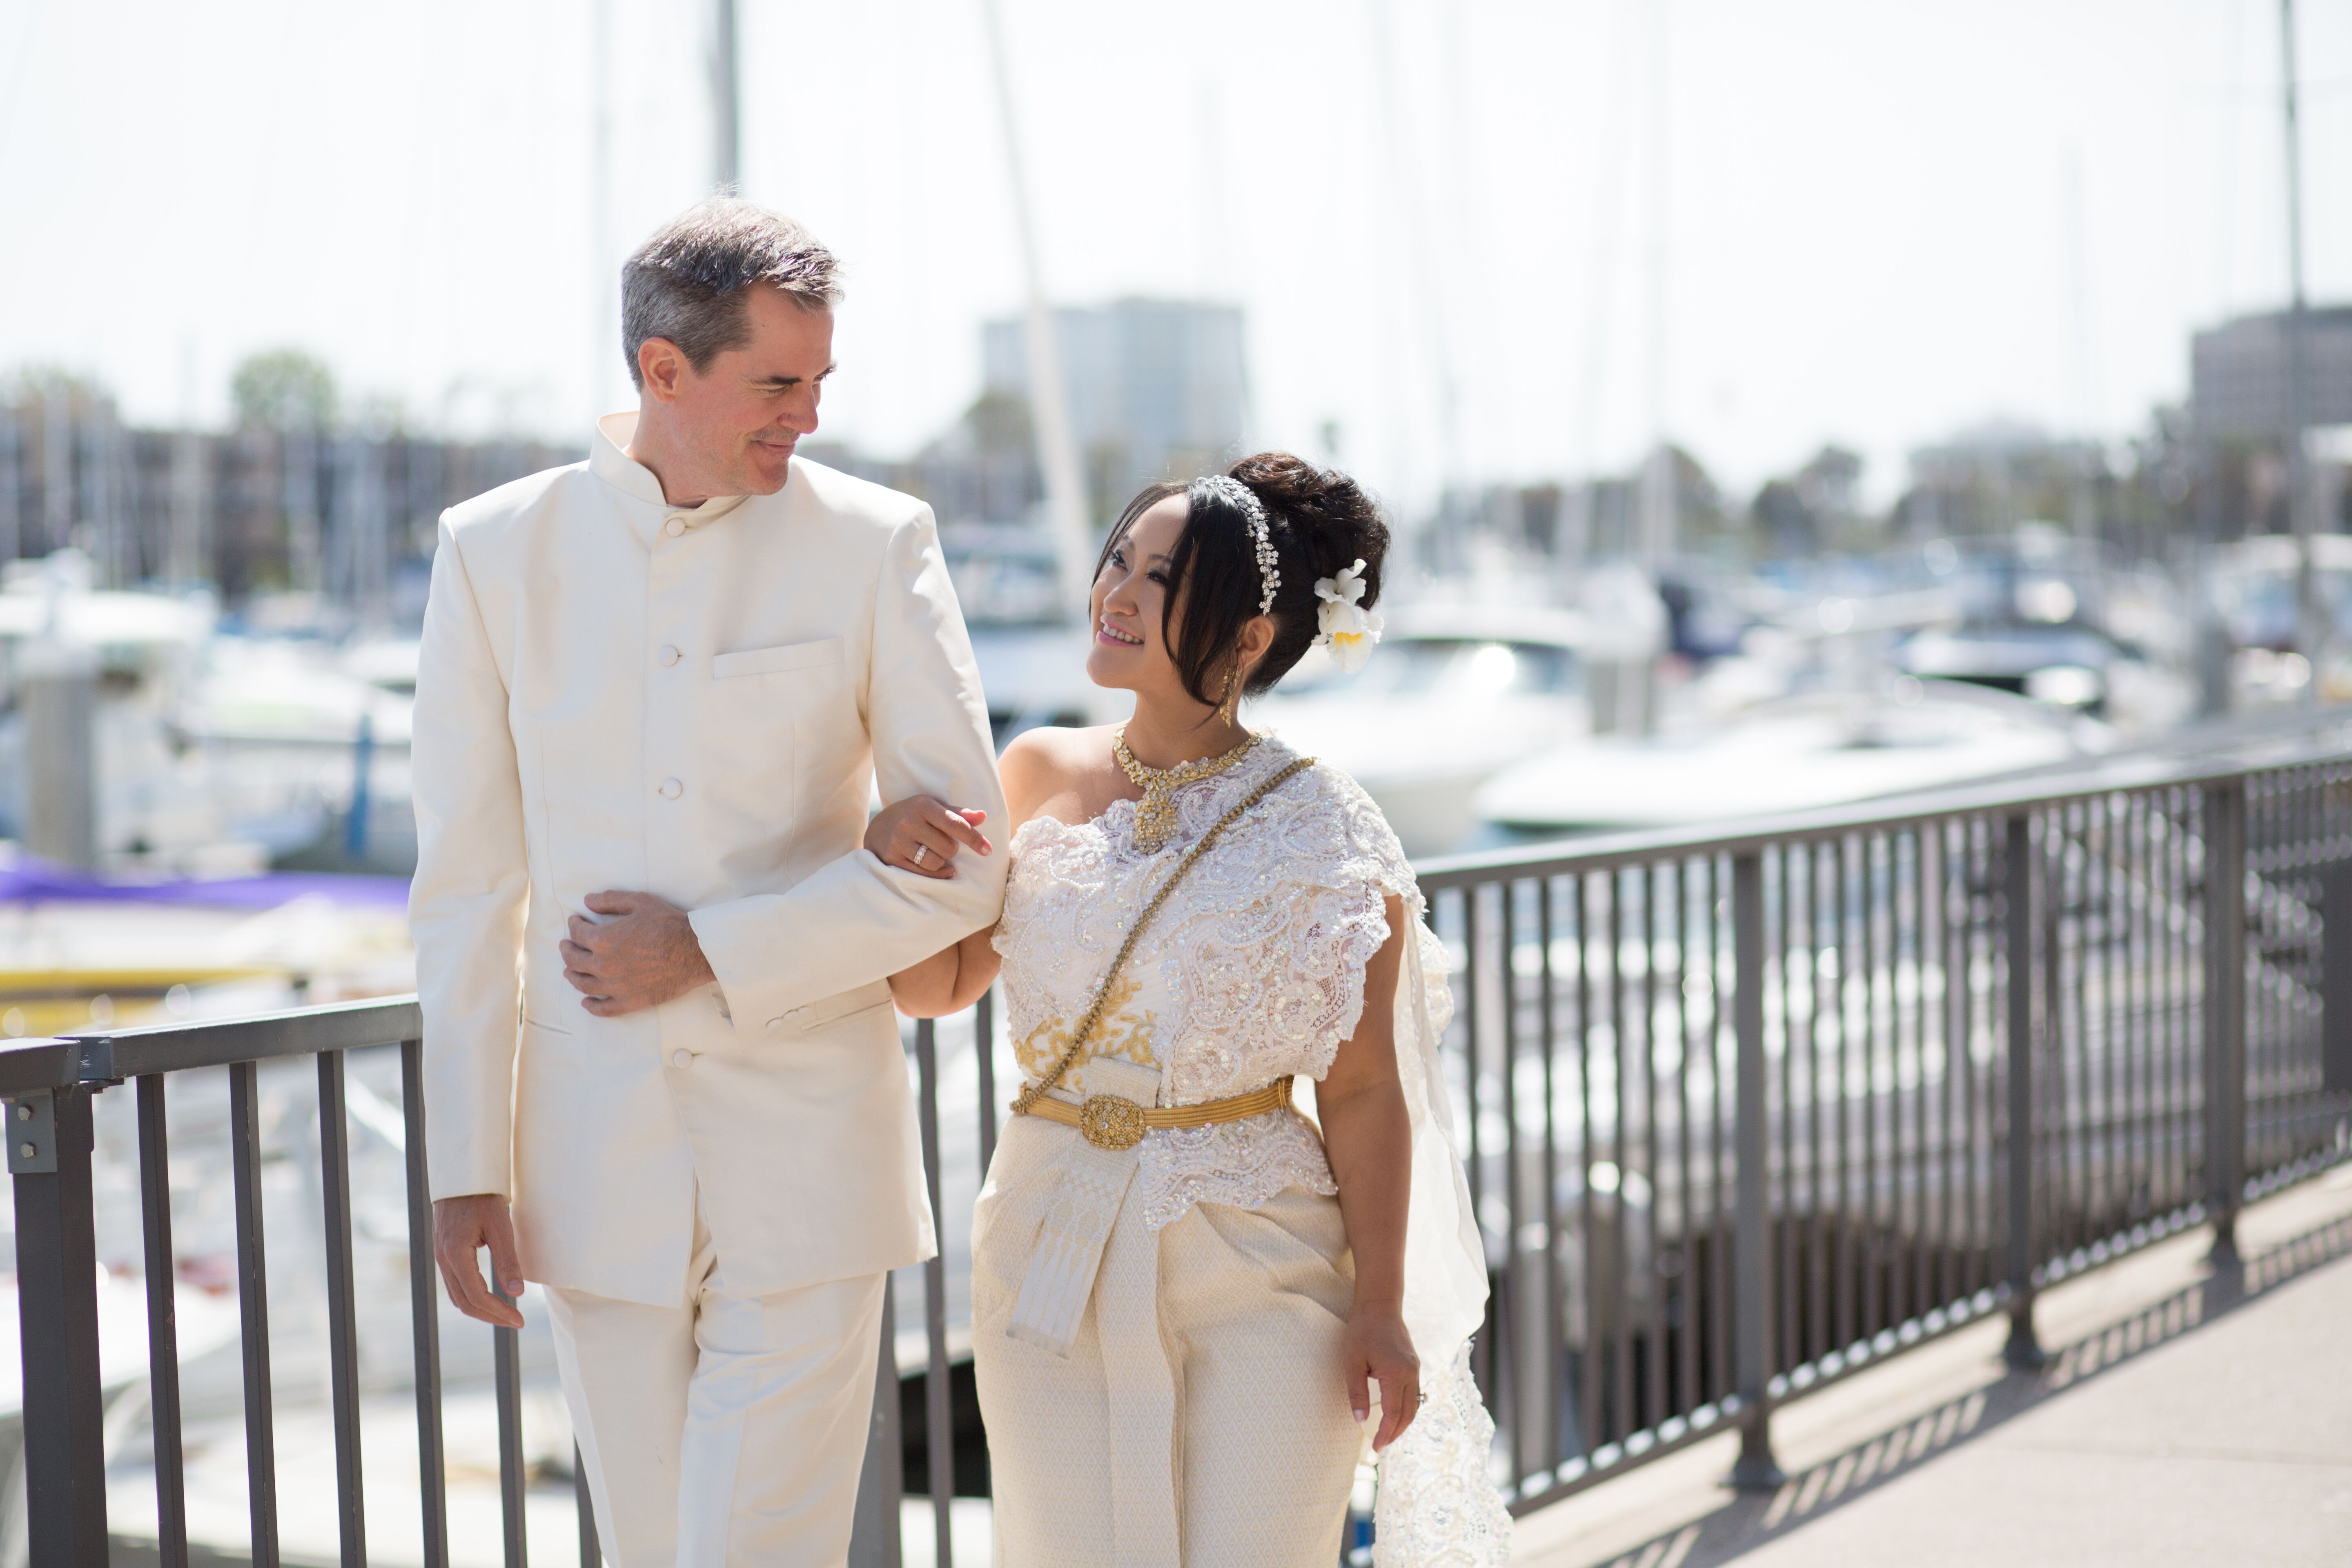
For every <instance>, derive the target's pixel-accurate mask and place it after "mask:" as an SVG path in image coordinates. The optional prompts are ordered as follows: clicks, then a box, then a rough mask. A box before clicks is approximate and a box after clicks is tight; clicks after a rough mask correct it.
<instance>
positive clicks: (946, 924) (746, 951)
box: [692, 507, 1011, 1033]
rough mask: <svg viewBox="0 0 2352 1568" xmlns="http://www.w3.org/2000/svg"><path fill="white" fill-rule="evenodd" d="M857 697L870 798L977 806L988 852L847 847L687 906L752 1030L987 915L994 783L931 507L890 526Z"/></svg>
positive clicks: (955, 937) (993, 885)
mask: <svg viewBox="0 0 2352 1568" xmlns="http://www.w3.org/2000/svg"><path fill="white" fill-rule="evenodd" d="M864 708H865V712H866V731H867V734H868V736H869V737H870V739H871V741H872V742H873V750H874V773H875V784H876V786H877V788H878V789H879V791H880V792H881V795H882V798H883V799H884V800H885V801H898V800H903V799H905V798H906V797H907V796H908V795H932V796H934V797H936V798H938V799H940V800H942V801H945V802H947V803H948V804H949V805H958V806H975V805H976V806H980V807H982V808H983V809H985V810H986V811H987V812H988V829H989V832H990V835H991V837H992V840H993V841H994V843H995V846H996V852H995V853H994V854H993V855H990V856H987V857H984V858H983V857H982V856H980V855H976V854H974V853H972V852H971V851H970V850H965V851H964V852H962V853H961V854H960V855H958V856H957V857H956V859H955V872H956V874H955V875H954V876H953V877H952V878H950V879H945V880H940V879H934V878H929V877H919V876H917V875H916V874H914V873H913V872H911V871H901V870H898V869H897V868H894V867H890V866H886V865H884V864H883V863H882V862H881V861H880V860H879V859H877V858H875V857H874V856H873V855H871V854H868V853H867V852H866V850H865V849H864V848H857V849H854V850H852V851H851V852H850V853H848V854H846V855H845V856H843V857H841V858H839V859H837V860H835V861H832V862H831V863H829V864H827V865H825V866H824V867H821V868H819V869H818V870H817V871H816V872H815V873H814V874H813V875H811V876H809V877H807V878H805V879H803V880H802V881H801V882H799V883H797V884H796V885H794V886H793V888H792V889H790V890H789V891H786V892H782V893H762V894H756V895H753V896H751V897H750V898H742V899H732V900H728V901H727V902H725V903H719V904H711V905H708V906H706V907H705V908H702V909H699V910H695V911H694V913H693V916H692V920H693V923H694V931H695V935H696V937H697V938H698V940H699V941H700V942H701V944H702V952H703V956H704V957H705V958H706V959H708V960H709V963H710V968H711V972H712V973H715V974H716V975H718V977H719V988H720V989H721V990H722V991H724V992H725V993H726V996H727V1006H728V1011H729V1013H730V1015H731V1016H733V1018H734V1020H735V1026H736V1028H737V1029H738V1030H739V1031H741V1032H745V1033H764V1032H765V1030H767V1029H769V1028H772V1027H776V1026H781V1024H782V1020H783V1016H784V1015H785V1014H786V1013H787V1012H789V1011H791V1010H792V1009H793V1008H794V1007H798V1006H802V1005H806V1004H808V1003H811V1002H814V1001H817V1000H819V999H820V998H823V997H826V996H832V995H835V994H838V993H840V992H843V991H847V990H850V989H852V988H854V987H856V986H859V985H866V984H872V983H873V982H875V981H877V980H880V979H882V978H884V977H885V976H887V975H889V974H892V973H896V972H898V970H901V969H904V968H906V967H907V966H908V964H910V963H914V962H915V961H916V960H918V959H920V958H926V957H929V955H930V954H932V953H935V952H940V950H941V949H943V948H945V947H948V946H949V945H950V944H951V943H953V942H957V941H960V940H961V938H963V937H965V936H967V935H969V934H971V932H973V931H978V930H979V929H980V928H981V927H982V926H984V925H988V924H990V923H992V921H994V920H995V919H996V917H997V914H998V911H999V910H1000V909H1001V908H1002V907H1003V899H1004V872H1005V864H1006V862H1007V861H1008V860H1009V859H1010V858H1011V846H1010V845H1008V844H1006V843H1005V842H1004V835H1003V832H1002V831H1001V828H1002V825H1003V821H1004V794H1003V786H1002V785H1001V784H999V783H998V781H997V776H996V757H995V752H994V749H993V748H992V746H991V745H990V743H989V731H988V707H987V703H986V702H985V700H983V699H982V695H981V689H980V672H979V669H978V667H977V666H975V665H974V663H973V662H972V656H971V637H969V636H968V635H967V634H966V633H965V631H964V625H963V614H962V612H961V610H960V609H959V608H958V607H957V605H956V599H955V590H954V589H953V588H952V587H951V586H950V584H949V582H948V572H947V563H946V561H945V560H943V559H942V558H941V556H940V546H939V538H938V534H937V531H935V530H934V529H933V527H932V524H931V512H930V509H929V507H925V508H923V509H922V510H921V511H920V512H919V514H917V515H916V516H914V517H913V518H910V519H909V520H908V521H907V522H906V523H904V524H902V525H901V526H900V527H899V528H898V530H897V531H896V532H895V533H894V534H893V535H892V536H891V539H890V542H889V548H888V552H887V555H886V557H885V559H884V561H883V564H882V571H881V574H880V581H879V582H878V584H877V586H876V589H875V604H874V637H873V658H872V663H871V664H870V666H869V667H868V668H867V669H866V684H865V701H864Z"/></svg>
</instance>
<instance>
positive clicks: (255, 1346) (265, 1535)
mask: <svg viewBox="0 0 2352 1568" xmlns="http://www.w3.org/2000/svg"><path fill="white" fill-rule="evenodd" d="M260 1098H261V1084H260V1068H259V1066H258V1064H257V1063H254V1062H234V1063H232V1064H230V1066H229V1069H228V1107H229V1110H228V1116H229V1160H230V1164H231V1169H232V1170H233V1172H234V1173H235V1178H236V1179H235V1185H236V1290H237V1308H238V1312H239V1315H240V1318H241V1320H242V1329H243V1339H244V1349H245V1484H246V1501H247V1508H248V1510H250V1512H251V1515H252V1521H253V1522H252V1530H253V1536H252V1548H251V1551H252V1557H253V1563H254V1568H277V1564H278V1442H277V1433H276V1427H275V1424H274V1418H273V1416H272V1415H271V1412H270V1400H269V1275H268V1263H267V1260H266V1257H265V1253H264V1249H263V1246H262V1235H261V1124H260V1110H261V1107H260Z"/></svg>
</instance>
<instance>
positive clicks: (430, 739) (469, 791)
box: [408, 517, 530, 1198]
mask: <svg viewBox="0 0 2352 1568" xmlns="http://www.w3.org/2000/svg"><path fill="white" fill-rule="evenodd" d="M414 737H415V738H414V740H413V742H412V743H411V744H412V750H411V771H412V786H411V787H412V790H413V793H414V796H415V808H416V879H415V881H414V882H413V883H411V884H410V887H409V894H408V928H409V931H410V933H411V934H412V935H413V936H414V937H415V942H416V989H417V994H418V998H419V1000H420V1002H421V1003H422V1005H423V1007H424V1012H425V1118H426V1121H427V1123H428V1125H429V1127H430V1129H431V1136H430V1138H429V1139H428V1140H427V1146H428V1150H429V1167H430V1176H431V1186H432V1192H433V1195H434V1197H436V1198H448V1197H458V1196H462V1195H464V1194H468V1193H498V1194H506V1195H509V1196H511V1195H512V1190H513V1189H512V1178H513V1138H514V1070H515V1039H516V1030H517V1027H518V1026H519V1024H520V1015H521V1007H522V1003H521V993H522V938H523V920H524V916H525V914H526V912H527V908H528V900H529V898H530V871H529V866H530V862H529V859H528V857H527V852H526V850H525V848H524V844H523V805H522V781H521V775H520V772H519V770H518V767H517V764H516V761H515V744H514V733H513V731H512V730H511V729H510V728H509V723H508V719H507V689H506V682H505V681H504V679H501V677H500V675H499V668H498V662H497V658H496V657H495V654H494V653H493V650H492V647H491V644H490V638H489V635H488V631H487V630H486V628H485V627H484V626H483V624H482V616H481V608H480V605H478V602H477V601H476V599H475V596H474V587H473V584H472V582H471V581H470V580H469V579H468V578H467V573H466V563H465V558H464V556H463V555H462V554H461V553H460V552H459V550H458V546H457V536H456V534H455V533H454V532H452V531H451V530H450V527H449V523H448V520H447V519H446V517H445V518H444V519H443V520H442V523H441V538H440V543H439V546H438V548H437V549H436V551H435V552H434V556H433V586H432V591H431V594H430V596H429V597H428V598H427V599H426V601H425V635H424V641H423V646H422V647H421V648H420V650H419V653H418V656H417V666H416V716H415V729H414Z"/></svg>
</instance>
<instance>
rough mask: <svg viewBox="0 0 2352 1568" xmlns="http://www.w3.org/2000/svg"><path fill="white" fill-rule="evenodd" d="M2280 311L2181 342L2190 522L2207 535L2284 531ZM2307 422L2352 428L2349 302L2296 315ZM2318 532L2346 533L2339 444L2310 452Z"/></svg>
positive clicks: (2284, 330) (2349, 491)
mask: <svg viewBox="0 0 2352 1568" xmlns="http://www.w3.org/2000/svg"><path fill="white" fill-rule="evenodd" d="M2288 321H2289V317H2288V315H2287V313H2286V312H2285V311H2283V310H2278V311H2272V312H2270V313H2268V314H2265V315H2259V316H2242V317H2240V318H2239V319H2238V320H2236V321H2224V322H2223V323H2222V324H2221V325H2220V326H2218V327H2213V328H2210V329H2209V330H2208V331H2202V332H2200V333H2198V334H2197V336H2196V338H2195V340H2194V341H2193V342H2192V343H2191V345H2190V349H2189V441H2190V443H2191V444H2192V447H2193V462H2192V469H2193V472H2194V473H2195V474H2196V476H2197V488H2198V490H2199V498H2198V500H2199V504H2198V508H2197V511H2198V524H2199V527H2200V531H2202V532H2204V533H2205V534H2206V535H2207V536H2208V537H2210V538H2213V539H2216V540H2224V541H2226V540H2232V539H2242V538H2246V537H2248V536H2250V535H2256V534H2264V533H2285V532H2289V531H2292V529H2293V527H2294V524H2293V521H2292V519H2291V516H2290V511H2291V508H2290V506H2289V500H2288V491H2289V489H2290V488H2291V480H2290V476H2289V473H2288V464H2287V446H2286V428H2287V421H2288V414H2287V402H2288V396H2287V392H2288V385H2287V380H2288ZM2304 322H2305V324H2304V333H2305V336H2304V343H2305V381H2304V392H2305V405H2304V423H2305V426H2314V427H2319V428H2326V427H2328V426H2336V427H2339V428H2340V427H2346V426H2352V305H2335V306H2329V307H2326V308H2322V309H2315V310H2306V311H2305V318H2304ZM2313 455H2314V456H2315V458H2319V459H2320V460H2319V461H2318V462H2317V463H2316V464H2315V467H2314V469H2313V480H2314V484H2315V495H2314V498H2313V500H2314V502H2315V505H2316V507H2317V511H2318V519H2319V521H2318V526H2319V528H2320V530H2321V531H2324V532H2338V533H2340V532H2347V531H2352V483H2347V462H2346V458H2345V456H2344V454H2343V452H2342V450H2341V447H2340V443H2339V444H2337V445H2336V446H2334V447H2329V448H2328V449H2326V450H2325V451H2322V452H2315V453H2314V454H2313Z"/></svg>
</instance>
